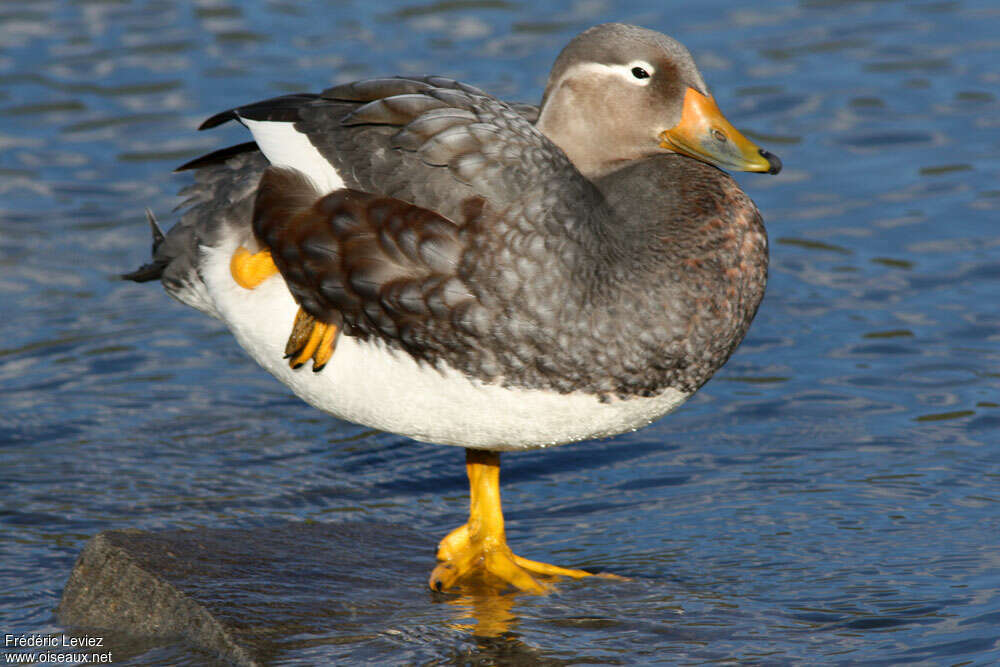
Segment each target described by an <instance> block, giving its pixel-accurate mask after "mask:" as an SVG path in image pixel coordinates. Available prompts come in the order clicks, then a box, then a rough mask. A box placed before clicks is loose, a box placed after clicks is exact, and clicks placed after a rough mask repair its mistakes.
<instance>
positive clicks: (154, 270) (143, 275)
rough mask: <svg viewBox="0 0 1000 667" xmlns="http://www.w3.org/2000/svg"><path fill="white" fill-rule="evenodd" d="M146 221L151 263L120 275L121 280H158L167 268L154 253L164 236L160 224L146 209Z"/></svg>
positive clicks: (138, 281)
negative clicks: (151, 234)
mask: <svg viewBox="0 0 1000 667" xmlns="http://www.w3.org/2000/svg"><path fill="white" fill-rule="evenodd" d="M146 219H147V220H148V221H149V227H150V229H151V230H152V233H153V252H152V255H153V261H152V262H150V263H149V264H143V265H142V266H140V267H139V268H138V269H136V270H135V271H132V272H130V273H123V274H121V278H122V279H123V280H132V281H135V282H137V283H146V282H149V281H151V280H159V279H160V278H162V277H163V270H164V269H165V268H166V267H167V262H166V261H164V260H158V259H157V258H156V251H157V250H158V249H159V248H160V245H161V244H162V243H163V240H164V239H165V238H166V236H165V235H164V234H163V230H162V229H160V224H159V223H158V222H157V221H156V216H155V215H153V212H152V211H150V210H149V209H148V208H147V209H146Z"/></svg>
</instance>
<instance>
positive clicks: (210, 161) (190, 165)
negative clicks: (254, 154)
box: [174, 141, 260, 171]
mask: <svg viewBox="0 0 1000 667" xmlns="http://www.w3.org/2000/svg"><path fill="white" fill-rule="evenodd" d="M257 150H260V148H259V147H258V146H257V142H256V141H247V142H244V143H242V144H236V145H235V146H229V147H227V148H220V149H219V150H217V151H212V152H211V153H208V154H207V155H202V156H201V157H196V158H195V159H193V160H191V161H190V162H185V163H184V164H182V165H181V166H179V167H177V168H176V169H174V171H187V170H189V169H201V168H202V167H208V166H211V165H214V164H222V163H223V162H225V161H226V160H228V159H229V158H231V157H233V156H234V155H239V154H241V153H249V152H250V151H257Z"/></svg>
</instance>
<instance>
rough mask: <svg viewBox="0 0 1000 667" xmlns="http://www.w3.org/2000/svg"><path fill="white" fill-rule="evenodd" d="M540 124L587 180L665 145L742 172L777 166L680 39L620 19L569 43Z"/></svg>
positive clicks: (774, 170)
mask: <svg viewBox="0 0 1000 667" xmlns="http://www.w3.org/2000/svg"><path fill="white" fill-rule="evenodd" d="M537 126H538V129H539V130H541V132H542V133H543V134H545V135H546V136H547V137H548V138H549V139H550V140H552V141H553V142H554V143H555V144H556V145H557V146H559V147H560V148H561V149H562V150H563V151H564V152H565V153H566V155H567V156H568V157H569V158H570V160H571V161H572V162H573V163H574V165H576V167H577V169H579V170H580V171H581V173H583V174H584V175H585V176H588V177H591V178H593V177H596V176H599V175H601V174H604V173H607V172H609V171H613V170H615V169H617V168H619V167H620V166H623V164H625V163H628V162H631V161H633V160H638V159H641V158H644V157H649V156H651V155H655V154H657V153H663V152H670V151H673V152H677V153H683V154H685V155H689V156H691V157H695V158H697V159H699V160H702V161H704V162H708V163H709V164H714V165H716V166H721V167H726V168H729V169H737V170H742V171H768V172H771V173H777V171H778V170H779V169H780V168H781V167H780V164H781V163H780V161H779V160H778V159H777V158H776V157H774V156H773V155H771V154H770V153H767V152H766V151H763V150H761V149H760V148H758V147H757V146H756V145H754V144H753V143H752V142H750V141H749V140H747V139H746V138H745V137H744V136H743V135H742V134H740V133H739V132H738V131H737V130H736V129H735V128H734V127H733V126H732V125H731V124H730V123H729V121H727V120H726V119H725V117H724V116H722V113H721V112H720V111H719V110H718V107H717V106H716V105H715V101H714V100H713V98H712V96H711V94H710V93H709V90H708V87H707V86H706V85H705V80H704V79H703V78H702V76H701V72H699V71H698V68H697V66H696V65H695V63H694V59H693V58H692V57H691V54H690V53H689V52H688V50H687V49H686V48H685V47H684V45H682V44H681V43H680V42H678V41H677V40H675V39H672V38H670V37H668V36H666V35H664V34H662V33H659V32H656V31H653V30H647V29H646V28H640V27H638V26H634V25H626V24H623V23H604V24H601V25H598V26H594V27H593V28H590V29H588V30H585V31H584V32H582V33H580V34H579V35H577V36H576V37H574V38H573V40H572V41H570V43H569V44H567V45H566V47H565V48H564V49H563V50H562V52H561V53H560V54H559V57H558V58H556V61H555V64H554V65H553V66H552V71H551V73H550V74H549V80H548V84H547V85H546V87H545V94H544V95H543V96H542V107H541V112H540V115H539V118H538V123H537Z"/></svg>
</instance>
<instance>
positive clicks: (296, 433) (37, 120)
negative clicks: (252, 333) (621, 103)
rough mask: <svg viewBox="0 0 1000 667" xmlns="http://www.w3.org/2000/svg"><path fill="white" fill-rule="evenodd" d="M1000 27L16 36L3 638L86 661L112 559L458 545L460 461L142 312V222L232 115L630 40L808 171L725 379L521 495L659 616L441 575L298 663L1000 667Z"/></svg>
mask: <svg viewBox="0 0 1000 667" xmlns="http://www.w3.org/2000/svg"><path fill="white" fill-rule="evenodd" d="M998 17H1000V14H998V13H997V10H996V7H994V6H993V5H992V4H990V3H989V2H985V1H983V0H968V1H963V2H933V1H931V2H909V3H900V2H881V3H873V2H854V1H851V0H808V1H806V0H804V1H801V2H795V1H792V2H785V3H783V4H780V5H774V6H771V7H767V8H753V7H748V6H747V5H746V3H737V2H730V1H727V0H710V1H709V2H704V3H695V4H691V3H688V4H687V5H685V7H684V9H683V11H679V10H677V9H675V8H672V7H666V6H665V5H664V4H663V3H661V2H653V1H652V0H642V1H640V2H633V3H615V2H610V3H609V2H589V1H583V2H576V1H574V0H551V1H549V0H547V1H545V2H541V3H534V4H532V3H524V2H508V1H507V0H498V1H495V2H494V1H485V2H484V1H480V0H462V1H458V2H450V1H449V2H439V1H436V0H419V1H411V0H406V1H397V2H392V1H390V2H385V3H377V4H376V3H361V2H356V1H353V0H345V1H343V2H335V3H329V2H322V1H319V2H305V3H289V2H282V1H278V2H270V1H269V2H246V3H226V2H198V3H194V4H193V5H192V4H190V3H171V2H163V1H158V0H135V1H134V2H107V1H106V0H49V1H46V2H39V1H37V0H24V1H20V2H18V1H15V0H7V1H6V2H2V3H0V118H2V119H3V127H2V128H0V193H2V194H3V201H2V202H0V303H2V305H3V310H4V313H5V315H7V317H6V318H4V319H3V321H2V322H0V327H3V329H2V330H0V333H2V335H0V341H2V342H0V401H2V409H0V451H2V454H3V463H4V475H3V479H2V481H0V487H2V488H3V491H4V494H3V497H4V498H5V500H4V501H3V504H2V507H0V527H2V528H3V529H4V531H3V534H4V535H5V536H6V537H7V538H8V539H6V540H4V541H0V589H2V590H4V591H5V597H4V599H3V601H0V615H2V616H3V618H4V619H5V620H6V621H7V622H8V625H7V627H5V628H4V631H5V632H8V631H25V632H29V631H37V630H41V631H44V632H51V631H58V630H53V626H54V619H53V617H52V612H51V610H52V609H53V608H54V607H55V606H56V602H57V598H58V594H59V589H60V587H61V583H62V582H63V581H64V580H65V578H66V575H67V573H68V572H69V570H70V568H71V567H72V564H73V561H74V559H75V558H76V556H77V554H78V552H79V549H80V547H81V546H82V544H83V542H84V540H85V539H86V538H87V537H89V536H91V535H93V534H94V533H96V532H98V531H100V530H103V529H107V528H127V527H134V528H139V529H145V530H148V529H157V528H167V527H177V526H188V525H196V526H206V527H209V528H216V527H219V526H231V525H234V524H235V525H237V526H239V525H242V524H252V525H272V526H273V525H274V524H275V523H278V522H280V521H283V520H289V521H296V522H302V521H328V520H338V519H340V518H343V517H348V518H350V519H351V520H353V521H358V522H365V523H368V522H377V521H383V522H385V521H388V522H396V523H402V524H406V525H408V526H412V527H413V528H414V529H415V530H417V531H419V532H420V533H421V534H422V535H426V536H435V537H439V536H440V535H442V534H444V532H445V531H447V530H448V529H449V528H451V527H452V526H453V525H455V524H457V522H460V521H461V520H464V517H463V516H461V515H462V513H463V512H464V506H465V503H466V502H467V497H466V496H465V495H464V494H465V489H466V482H465V479H464V477H463V474H462V468H461V463H460V458H461V457H460V453H459V452H456V451H455V450H451V449H445V448H435V447H432V446H428V445H422V444H416V443H412V442H409V441H405V440H404V439H400V438H395V437H394V436H388V435H384V434H374V433H371V432H369V431H365V430H362V429H359V428H357V427H354V426H350V425H347V424H342V423H339V422H337V421H336V420H332V419H328V418H326V417H323V416H321V415H319V414H317V413H315V412H313V411H311V410H310V409H308V408H306V407H305V406H302V405H300V404H299V403H298V402H297V401H296V400H295V399H294V398H292V397H290V396H289V395H288V394H287V392H285V391H284V390H283V389H282V388H281V387H280V386H278V385H276V383H274V382H272V381H271V380H270V379H269V378H268V377H266V376H264V375H263V374H262V373H261V372H260V371H259V370H258V369H257V368H256V367H255V366H253V365H252V364H250V363H249V362H247V360H246V359H245V357H244V355H243V354H242V353H241V352H240V351H239V350H238V349H237V348H236V347H235V345H234V344H233V343H232V341H231V337H230V336H229V335H228V334H225V333H223V332H221V331H220V330H219V329H218V328H217V326H216V325H215V324H214V323H212V322H210V321H208V320H207V319H205V318H203V317H202V316H201V315H200V314H198V313H195V312H193V311H191V312H189V311H188V310H186V309H183V308H181V307H180V306H175V305H174V304H172V303H171V302H170V301H169V300H168V299H167V298H166V297H165V296H164V295H163V294H162V293H158V292H157V291H156V290H154V289H149V288H148V287H145V288H144V287H139V286H132V285H124V284H121V283H119V282H117V281H116V280H114V279H113V275H114V274H115V273H117V272H120V271H123V270H127V269H129V268H133V267H134V266H136V265H137V264H138V263H139V262H140V261H141V260H142V259H144V258H145V255H146V252H147V250H148V243H149V240H148V230H147V229H146V227H145V225H144V221H143V220H144V218H143V213H142V211H143V209H144V208H145V207H146V206H150V207H151V208H153V209H154V210H155V211H157V212H158V213H162V215H163V217H164V220H165V221H166V222H168V223H169V212H170V211H171V209H172V208H173V207H174V206H175V205H176V203H177V201H178V200H177V199H176V197H175V195H174V192H175V190H177V189H178V188H179V187H180V186H182V185H183V184H185V183H186V182H187V181H184V180H183V178H182V177H174V176H171V175H170V170H171V169H172V168H173V167H174V166H176V164H177V163H179V162H183V161H185V160H186V159H188V158H191V157H194V156H196V155H199V154H201V153H204V152H206V151H208V150H212V149H214V148H219V147H221V146H223V145H226V144H229V143H237V142H239V141H244V140H245V138H244V137H243V136H242V135H241V134H239V131H238V128H232V133H231V134H226V133H225V132H222V133H220V134H217V135H215V134H213V135H209V134H199V133H196V132H195V131H194V128H195V127H196V126H197V124H198V122H199V121H200V120H201V119H203V118H204V117H206V116H207V115H209V114H211V113H213V112H216V111H218V110H220V109H224V108H228V107H230V106H232V105H233V104H234V103H236V102H244V101H249V100H254V99H261V98H264V97H266V96H269V95H276V94H282V93H285V92H290V91H294V90H317V89H320V88H323V87H325V86H326V85H329V84H332V83H335V82H341V81H346V80H350V79H354V78H358V77H361V76H367V75H371V74H394V73H417V74H422V73H426V72H435V73H442V74H448V75H452V76H457V77H460V78H462V79H466V80H468V81H470V82H471V83H473V84H476V85H480V86H482V87H484V88H486V89H488V90H491V91H495V92H498V93H500V94H502V95H503V96H504V97H507V98H509V99H519V100H527V101H537V99H538V96H539V95H540V93H541V88H542V86H543V84H544V77H545V73H546V72H547V70H548V67H549V65H550V64H551V61H552V58H553V57H554V56H555V53H556V51H557V49H558V47H559V46H560V45H561V44H563V43H565V41H566V40H567V39H568V38H569V36H570V35H571V34H572V33H574V32H575V31H577V30H578V29H581V28H583V27H586V26H587V25H590V24H594V23H598V22H601V21H605V20H629V21H634V22H638V23H642V24H645V25H648V26H650V27H654V28H659V29H663V30H665V31H667V32H669V33H672V34H674V35H675V36H677V37H679V38H681V40H682V41H684V42H685V43H687V44H688V45H689V46H690V47H691V49H692V51H693V52H694V55H695V57H696V58H697V59H698V60H699V62H701V63H702V65H703V69H704V71H705V73H706V78H707V79H708V80H709V81H710V83H711V85H712V86H713V90H714V92H715V94H716V95H717V96H718V97H720V98H722V99H728V100H731V101H732V102H734V104H733V105H731V107H730V108H732V110H733V113H732V120H733V121H734V124H736V125H738V126H741V127H746V128H747V129H749V130H752V131H753V132H752V134H754V136H756V137H758V138H762V139H763V138H766V140H767V141H766V143H775V142H783V143H785V144H786V145H785V147H784V149H783V152H782V157H783V158H785V159H786V162H787V163H788V169H787V170H786V171H785V172H783V173H782V174H781V175H779V176H778V177H776V178H775V179H772V180H768V181H761V180H760V179H756V180H754V179H752V178H743V177H739V178H740V180H741V183H742V184H743V185H744V186H745V189H746V190H747V191H748V192H749V193H750V194H751V195H752V196H753V198H754V199H755V200H756V202H757V203H758V205H759V206H760V208H761V210H762V211H763V214H764V217H765V219H766V221H767V223H768V226H769V229H770V231H771V238H772V240H773V245H772V249H771V256H772V270H771V281H770V285H769V288H768V294H767V297H766V299H765V302H764V304H763V306H762V308H761V310H760V312H759V314H758V316H757V319H756V321H755V322H754V325H753V328H752V329H751V332H750V336H749V338H748V339H747V341H746V342H745V344H744V345H743V346H742V347H741V348H740V350H739V351H738V352H737V353H736V355H734V357H733V359H732V360H730V362H729V364H728V365H727V367H726V368H725V369H724V370H723V372H722V373H721V374H720V375H719V377H717V378H716V379H715V380H713V381H712V382H711V383H710V384H709V385H707V386H706V387H705V388H704V390H703V391H702V392H701V393H700V394H698V395H696V396H695V397H694V398H693V399H692V401H690V402H689V404H688V405H687V406H685V407H684V408H683V409H682V410H681V411H679V412H677V413H676V414H675V415H673V416H671V417H670V418H668V419H666V420H664V421H662V422H659V423H657V424H654V425H653V426H651V427H649V428H647V429H645V430H643V431H639V432H637V433H634V434H629V435H626V436H622V437H620V438H617V439H614V440H612V441H602V442H595V443H583V444H579V445H573V446H568V447H565V448H560V449H558V450H554V451H550V452H539V453H532V454H523V455H517V456H511V457H510V461H509V463H510V465H509V467H508V468H506V469H505V493H506V494H507V495H506V496H505V500H507V501H508V507H509V510H510V512H511V516H510V519H511V524H512V526H514V529H515V530H517V531H519V534H518V535H516V541H517V543H518V544H520V545H523V547H524V548H525V550H530V551H531V552H532V553H533V554H537V555H538V556H539V557H546V556H552V557H553V558H552V560H558V561H564V560H572V561H574V562H576V563H579V564H589V563H602V564H614V567H615V568H616V571H618V569H617V568H621V571H622V572H623V573H624V574H628V575H629V576H631V577H632V578H633V582H632V583H612V582H607V581H600V582H597V584H598V585H591V584H589V583H574V584H570V585H562V586H560V587H559V589H558V591H557V593H555V594H553V595H552V596H549V597H547V598H537V599H534V598H529V597H526V596H518V595H502V596H495V597H494V596H485V595H482V594H481V592H478V593H477V592H476V591H474V590H469V591H465V592H463V593H462V594H461V595H458V596H455V597H438V596H432V595H431V594H429V593H427V592H426V591H425V589H424V588H423V580H424V578H425V577H426V575H427V569H429V567H430V566H431V564H432V562H433V551H432V546H431V545H430V541H428V542H427V545H425V546H420V545H418V546H415V547H414V551H415V552H419V553H415V554H414V556H413V561H414V562H413V566H412V568H411V569H406V570H404V574H393V575H391V576H386V575H385V574H384V571H376V572H373V573H372V577H371V579H372V581H371V588H370V589H368V590H369V591H370V592H369V593H364V594H362V593H359V592H358V590H357V589H351V588H350V587H345V588H344V589H343V592H342V593H341V592H340V589H338V594H337V595H336V596H333V597H335V599H336V601H337V602H338V604H342V605H343V607H342V608H340V607H338V609H342V612H343V613H338V614H336V615H333V616H332V617H330V618H325V619H324V620H323V622H322V623H320V624H316V625H312V626H310V628H311V630H310V633H311V634H310V636H309V637H308V638H306V639H302V638H299V639H300V640H301V643H299V644H296V643H295V640H289V641H288V644H287V646H285V648H284V651H285V652H284V653H279V654H278V655H279V658H278V661H287V662H289V663H295V662H299V663H303V662H304V663H312V664H328V663H338V662H340V663H350V662H386V663H400V662H415V663H428V664H432V663H440V662H456V663H465V662H474V661H477V660H480V659H483V660H486V661H489V660H493V661H494V662H498V663H502V662H503V661H504V660H510V661H514V662H517V661H521V662H526V663H532V662H544V661H547V660H551V661H559V660H565V661H568V662H573V661H575V662H595V663H596V662H614V661H626V662H628V661H629V659H631V660H632V661H641V660H642V659H643V658H646V657H648V658H649V659H650V660H660V661H663V662H708V661H718V662H730V663H738V662H776V663H781V662H789V663H800V664H805V663H810V662H820V661H841V662H876V661H883V662H897V663H898V662H912V661H926V662H956V663H958V662H976V663H982V664H990V663H993V662H995V657H996V653H997V650H998V648H997V647H998V646H1000V644H998V641H1000V639H998V634H997V621H998V618H1000V616H998V615H1000V580H998V577H997V572H998V571H1000V569H998V565H1000V564H998V562H997V553H998V552H997V550H996V548H995V547H996V545H995V539H994V536H995V535H998V534H1000V513H998V512H997V511H996V508H997V506H998V503H1000V494H998V492H997V489H998V484H1000V473H998V470H1000V453H998V450H997V447H998V443H1000V407H998V405H1000V399H998V398H997V397H998V396H1000V348H998V345H1000V319H998V316H997V312H996V311H997V309H996V302H997V299H996V297H997V293H998V280H1000V264H998V260H997V254H998V252H1000V236H998V233H997V227H996V211H997V210H998V209H1000V190H998V187H997V182H998V175H1000V173H998V166H997V165H998V162H997V159H998V145H997V142H996V129H997V127H998V124H1000V120H998V119H1000V113H998V111H1000V107H998V104H1000V103H998V95H997V92H996V83H997V71H996V52H997V41H996V37H995V35H994V34H993V33H994V32H995V27H996V24H997V19H998ZM786 153H787V155H786ZM570 538H572V539H570ZM421 544H422V543H421ZM363 546H365V545H363ZM388 546H390V547H391V546H392V545H388ZM571 550H572V551H571ZM362 551H363V553H361V554H360V555H359V556H358V557H359V559H361V560H364V559H367V558H369V556H370V552H371V551H372V549H370V548H365V549H363V550H362ZM567 554H569V555H570V556H571V558H569V559H566V558H563V557H562V556H565V555H567ZM396 558H398V554H394V555H392V556H391V557H389V556H387V559H386V561H385V562H387V563H392V562H394V559H396ZM337 562H338V561H336V560H333V559H329V560H327V561H325V562H324V563H323V564H320V565H318V566H317V570H319V571H325V572H328V573H329V574H330V575H331V577H333V578H337V576H338V575H340V574H341V572H340V571H339V570H337V568H338V567H340V566H338V565H336V563H337ZM331 563H332V565H331ZM344 571H345V572H346V571H350V570H349V568H347V567H346V566H344ZM285 574H287V576H289V577H292V578H293V579H294V576H293V573H288V572H285ZM404 575H405V576H404ZM386 579H392V581H391V582H388V583H387V582H386ZM387 589H389V590H391V596H389V598H390V599H386V600H383V602H384V603H380V604H378V605H375V606H374V607H373V606H372V601H373V599H374V598H376V597H377V595H379V594H380V593H381V594H382V595H387V594H386V593H385V591H386V590H387ZM314 593H315V591H306V592H305V593H303V594H304V595H307V597H308V596H311V595H313V594H314ZM428 600H433V602H428ZM372 608H374V609H375V611H372V612H371V614H370V615H369V616H364V613H363V612H364V610H366V609H372ZM272 611H273V609H272ZM361 617H364V618H366V619H368V620H367V621H365V622H364V623H362V622H360V621H359V620H358V619H359V618H361ZM392 633H395V634H392ZM390 635H391V641H389V640H387V639H386V637H387V636H390ZM147 650H150V652H149V653H146V654H141V655H139V657H137V658H135V661H136V662H144V663H157V662H164V663H183V662H185V661H187V662H188V663H190V664H199V663H201V662H203V661H204V656H203V655H201V654H196V653H194V652H193V651H191V650H190V649H187V648H184V647H176V646H175V647H172V648H171V649H170V651H171V652H169V653H168V654H165V653H164V652H163V650H160V651H161V652H159V653H158V652H157V650H158V649H156V648H153V649H147ZM641 650H648V651H649V653H647V654H640V653H639V652H640V651H641ZM164 655H166V656H167V657H166V658H165V659H158V658H162V657H163V656H164Z"/></svg>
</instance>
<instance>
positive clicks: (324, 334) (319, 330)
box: [285, 308, 337, 373]
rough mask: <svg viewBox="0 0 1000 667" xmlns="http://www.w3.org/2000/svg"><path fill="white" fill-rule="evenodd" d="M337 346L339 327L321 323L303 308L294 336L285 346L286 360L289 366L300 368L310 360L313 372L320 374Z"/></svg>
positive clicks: (294, 326) (297, 319)
mask: <svg viewBox="0 0 1000 667" xmlns="http://www.w3.org/2000/svg"><path fill="white" fill-rule="evenodd" d="M336 344H337V325H336V324H329V323H327V322H320V321H319V320H317V319H316V318H315V317H313V316H312V315H310V314H309V313H307V312H306V311H305V310H303V309H302V308H299V312H298V313H296V315H295V324H293V325H292V334H291V335H290V336H289V337H288V343H286V344H285V358H286V359H288V365H289V366H291V367H292V368H298V367H299V366H301V365H302V364H304V363H306V362H307V361H309V360H310V359H312V360H313V372H314V373H318V372H319V371H321V370H323V366H326V362H328V361H330V357H332V356H333V350H334V348H335V347H336Z"/></svg>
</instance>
